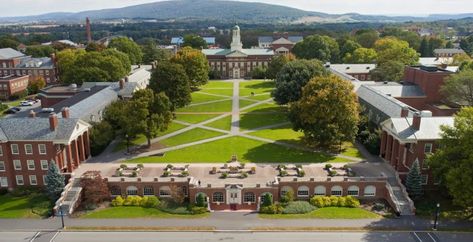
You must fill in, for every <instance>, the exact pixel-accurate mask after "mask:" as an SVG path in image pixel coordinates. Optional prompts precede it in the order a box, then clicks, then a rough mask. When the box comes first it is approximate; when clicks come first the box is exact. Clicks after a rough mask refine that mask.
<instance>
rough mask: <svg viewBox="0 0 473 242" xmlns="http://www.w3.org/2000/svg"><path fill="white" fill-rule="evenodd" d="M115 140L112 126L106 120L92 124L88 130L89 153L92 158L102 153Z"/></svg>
mask: <svg viewBox="0 0 473 242" xmlns="http://www.w3.org/2000/svg"><path fill="white" fill-rule="evenodd" d="M114 138H115V132H114V130H113V127H112V125H110V123H109V122H107V121H106V120H102V121H101V122H98V123H93V125H92V128H91V129H90V152H91V154H92V155H93V156H96V155H99V154H100V153H102V151H103V150H105V148H107V146H108V145H109V144H110V143H111V142H112V140H113V139H114Z"/></svg>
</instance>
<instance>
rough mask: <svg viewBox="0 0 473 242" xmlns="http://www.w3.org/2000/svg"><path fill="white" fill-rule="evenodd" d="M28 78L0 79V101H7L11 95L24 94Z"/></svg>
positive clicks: (6, 77)
mask: <svg viewBox="0 0 473 242" xmlns="http://www.w3.org/2000/svg"><path fill="white" fill-rule="evenodd" d="M28 83H29V76H28V75H26V76H14V75H11V76H2V77H0V100H8V99H9V98H10V97H11V96H12V95H15V94H20V93H22V92H25V91H26V89H27V88H28Z"/></svg>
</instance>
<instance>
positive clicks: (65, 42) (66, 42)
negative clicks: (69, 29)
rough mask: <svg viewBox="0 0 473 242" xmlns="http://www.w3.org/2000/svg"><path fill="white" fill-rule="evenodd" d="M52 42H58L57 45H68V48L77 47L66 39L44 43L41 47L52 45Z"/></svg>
mask: <svg viewBox="0 0 473 242" xmlns="http://www.w3.org/2000/svg"><path fill="white" fill-rule="evenodd" d="M54 42H58V43H62V44H66V45H70V46H74V47H77V46H78V44H77V43H74V42H72V41H70V40H68V39H62V40H56V41H52V42H46V43H42V44H41V45H52V44H53V43H54Z"/></svg>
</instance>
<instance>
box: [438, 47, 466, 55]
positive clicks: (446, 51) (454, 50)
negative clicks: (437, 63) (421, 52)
mask: <svg viewBox="0 0 473 242" xmlns="http://www.w3.org/2000/svg"><path fill="white" fill-rule="evenodd" d="M463 53H465V51H463V50H462V49H457V48H450V49H435V50H434V54H463Z"/></svg>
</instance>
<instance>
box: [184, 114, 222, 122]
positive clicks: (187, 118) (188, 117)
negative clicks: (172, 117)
mask: <svg viewBox="0 0 473 242" xmlns="http://www.w3.org/2000/svg"><path fill="white" fill-rule="evenodd" d="M217 116H220V114H177V115H176V120H179V121H183V122H186V123H190V124H197V123H201V122H204V121H205V120H209V119H211V118H215V117H217Z"/></svg>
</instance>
